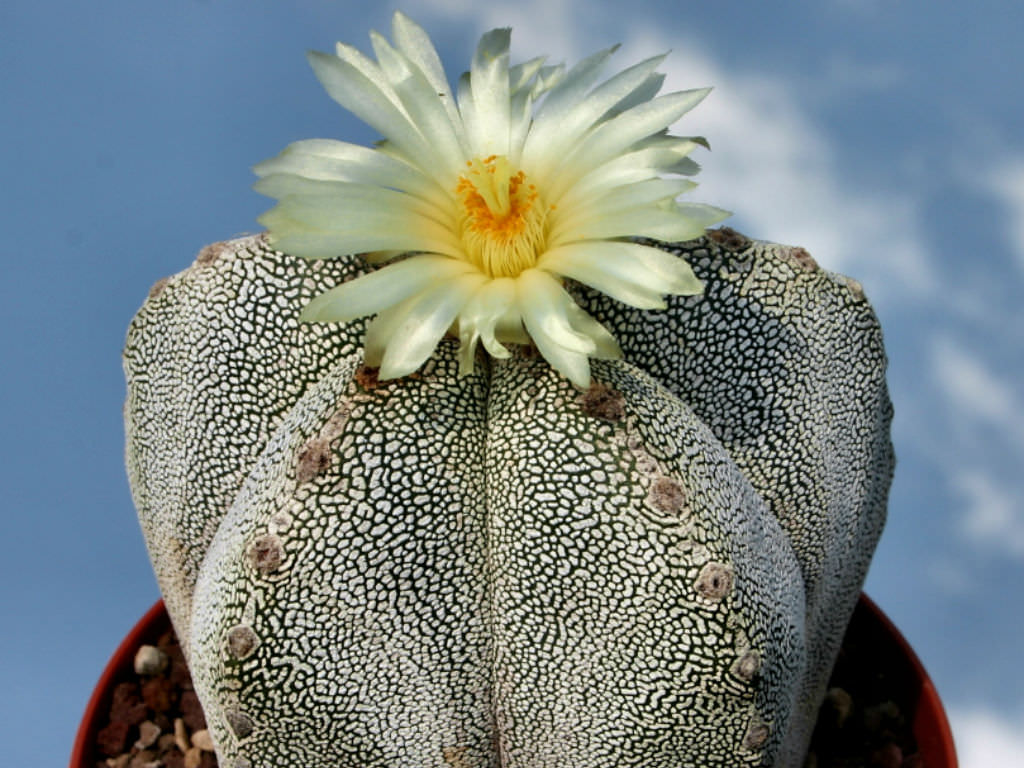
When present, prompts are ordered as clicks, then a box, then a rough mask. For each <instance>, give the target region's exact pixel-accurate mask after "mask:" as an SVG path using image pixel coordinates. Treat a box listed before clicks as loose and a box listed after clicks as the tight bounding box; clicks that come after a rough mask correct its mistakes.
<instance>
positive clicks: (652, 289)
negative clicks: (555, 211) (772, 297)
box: [538, 241, 704, 309]
mask: <svg viewBox="0 0 1024 768" xmlns="http://www.w3.org/2000/svg"><path fill="white" fill-rule="evenodd" d="M538 269H543V270H546V271H548V272H552V273H554V274H558V275H564V276H565V277H570V278H572V279H573V280H576V281H578V282H580V283H583V284H584V285H589V286H590V287H591V288H596V289H597V290H599V291H601V292H602V293H606V294H608V295H609V296H611V297H612V298H613V299H617V300H618V301H621V302H623V303H624V304H629V305H630V306H633V307H638V308H639V309H664V308H665V306H666V305H665V301H664V298H663V297H664V296H665V294H670V293H671V294H677V295H692V294H697V293H700V292H701V291H702V290H703V289H704V285H703V283H701V281H700V280H698V279H697V276H696V275H694V273H693V269H692V268H691V267H690V265H689V264H687V263H686V261H684V260H683V259H681V258H679V257H678V256H674V255H672V254H670V253H668V252H666V251H662V250H660V249H658V248H651V247H650V246H646V245H639V244H637V243H624V242H612V241H598V242H587V243H574V244H572V245H566V246H562V247H560V248H556V249H554V250H552V251H549V252H548V253H546V254H544V256H543V257H542V258H541V260H540V263H539V264H538Z"/></svg>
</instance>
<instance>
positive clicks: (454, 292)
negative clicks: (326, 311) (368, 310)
mask: <svg viewBox="0 0 1024 768" xmlns="http://www.w3.org/2000/svg"><path fill="white" fill-rule="evenodd" d="M486 280H487V278H485V277H484V276H483V275H481V274H480V273H478V272H471V273H466V274H463V275H460V276H459V277H457V278H455V279H454V280H451V281H449V282H446V283H443V284H441V285H436V286H434V287H432V288H430V289H428V290H426V291H424V292H422V293H419V294H416V295H414V296H412V297H411V298H410V299H407V300H406V301H405V302H403V303H402V304H400V305H399V306H398V307H396V308H395V309H394V310H393V316H392V317H389V318H388V319H387V320H386V321H385V322H383V323H381V324H379V325H377V324H375V327H376V331H375V332H374V336H375V338H374V339H373V342H372V348H373V349H375V350H376V349H379V348H381V347H382V348H383V353H382V354H381V357H380V377H381V378H382V379H395V378H398V377H400V376H406V375H408V374H410V373H412V372H413V371H415V370H416V369H417V368H419V367H420V366H421V365H423V362H424V361H425V360H426V359H427V358H428V357H430V353H431V352H433V351H434V348H435V347H436V346H437V343H438V342H439V341H440V340H441V337H442V336H444V334H445V333H446V332H447V331H448V328H449V327H450V326H451V324H452V323H453V322H454V320H455V318H456V316H457V315H458V314H459V312H460V311H461V310H462V308H463V306H465V304H466V302H467V301H468V300H469V298H470V296H472V295H473V292H474V291H475V290H477V289H478V288H479V287H480V285H481V284H483V283H484V282H485V281H486ZM373 330H374V326H371V328H369V329H367V339H366V347H367V356H368V357H369V355H370V349H371V331H373ZM385 333H386V336H385Z"/></svg>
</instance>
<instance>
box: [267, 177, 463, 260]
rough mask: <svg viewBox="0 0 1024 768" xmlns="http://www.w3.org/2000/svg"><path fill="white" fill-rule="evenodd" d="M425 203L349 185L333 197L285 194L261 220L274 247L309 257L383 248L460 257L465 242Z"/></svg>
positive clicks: (383, 191)
mask: <svg viewBox="0 0 1024 768" xmlns="http://www.w3.org/2000/svg"><path fill="white" fill-rule="evenodd" d="M267 178H268V179H269V178H271V177H267ZM292 178H293V180H294V177H292ZM421 205H422V201H417V200H416V198H413V197H412V196H411V195H406V194H404V193H402V192H395V191H394V190H387V189H380V188H375V187H364V186H361V185H347V188H342V189H339V190H338V191H336V192H334V193H332V194H329V195H290V196H286V197H283V198H282V199H281V200H280V202H279V203H278V204H277V206H275V207H274V208H272V209H271V210H269V211H267V212H266V213H265V214H263V215H262V216H261V217H260V218H259V221H260V223H261V224H263V225H264V226H265V227H267V229H269V230H270V232H271V241H272V242H273V244H274V245H275V247H278V248H280V249H281V250H284V251H285V252H287V253H291V254H293V255H295V256H301V257H304V258H329V257H331V256H338V255H342V254H350V253H361V252H363V251H380V250H399V251H429V252H432V253H440V254H445V255H448V256H453V257H455V258H461V257H462V254H463V246H462V243H461V242H460V241H459V240H458V239H457V238H456V236H455V234H454V232H452V230H451V229H450V228H448V227H445V226H444V225H442V224H440V223H438V222H437V221H436V220H434V219H432V218H430V217H429V216H427V215H426V214H425V213H424V212H423V211H422V210H419V209H418V206H421ZM318 239H319V241H320V242H319V243H318Z"/></svg>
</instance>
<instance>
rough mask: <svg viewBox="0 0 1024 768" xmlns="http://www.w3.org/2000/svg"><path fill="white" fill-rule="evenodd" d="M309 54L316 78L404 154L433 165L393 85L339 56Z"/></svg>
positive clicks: (426, 148) (333, 96)
mask: <svg viewBox="0 0 1024 768" xmlns="http://www.w3.org/2000/svg"><path fill="white" fill-rule="evenodd" d="M308 58H309V63H310V65H311V66H312V67H313V71H314V72H315V73H316V76H317V78H318V79H319V80H320V82H321V84H322V85H323V86H324V89H325V90H326V91H327V94H328V95H329V96H330V97H331V98H332V99H334V100H335V101H336V102H338V103H339V104H341V106H343V107H345V109H347V110H348V111H349V112H351V113H352V114H354V115H355V116H356V117H358V118H359V119H360V120H362V121H363V122H365V123H366V124H368V125H370V126H372V127H373V128H375V129H376V130H377V131H378V132H380V133H381V135H383V136H386V137H388V139H389V140H390V141H392V142H393V143H394V144H395V145H396V146H397V147H398V148H399V149H400V151H401V152H402V154H403V156H405V157H407V158H416V160H417V162H416V164H417V165H419V166H421V167H423V166H424V165H425V166H426V167H428V168H429V167H430V163H431V159H432V158H434V157H435V153H434V151H433V149H432V148H431V147H430V145H429V144H428V143H427V142H426V141H424V139H423V137H422V136H421V135H420V133H419V131H418V130H417V129H416V126H415V125H413V124H412V122H411V121H410V119H409V116H408V115H407V114H405V112H404V111H403V110H402V109H401V107H400V106H399V105H398V97H397V95H395V93H394V90H393V89H391V88H390V87H389V88H388V90H383V88H382V86H381V85H380V84H378V83H375V82H374V81H373V80H371V79H370V78H369V77H367V76H366V75H365V74H364V73H363V72H362V71H360V70H359V69H357V68H356V67H355V66H353V65H352V64H351V63H349V62H347V61H343V60H342V59H339V58H338V57H337V56H329V55H328V54H326V53H320V52H319V51H311V52H310V53H309V54H308ZM381 76H382V77H383V75H381Z"/></svg>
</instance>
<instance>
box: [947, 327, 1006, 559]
mask: <svg viewBox="0 0 1024 768" xmlns="http://www.w3.org/2000/svg"><path fill="white" fill-rule="evenodd" d="M930 368H931V372H930V375H929V376H928V377H927V378H928V380H930V381H934V382H935V384H936V386H937V387H938V390H939V394H940V397H942V398H943V399H944V401H945V407H944V408H942V409H941V410H940V411H938V413H939V414H941V417H940V423H939V425H938V428H939V429H941V430H942V432H943V435H944V437H943V440H942V441H941V442H940V443H939V444H938V445H936V446H935V449H936V450H937V451H938V454H939V455H938V460H939V462H940V464H941V465H942V466H943V467H944V469H945V472H946V473H947V477H948V483H949V487H950V489H951V491H952V492H953V493H954V494H956V495H957V496H959V497H960V499H961V504H960V505H958V506H959V509H960V510H961V512H960V515H959V526H960V529H961V531H962V532H963V533H964V534H965V535H966V536H967V537H968V539H969V540H971V541H973V542H975V543H976V544H979V545H984V546H988V547H991V548H993V549H994V550H995V551H998V552H1003V553H1006V554H1008V555H1011V556H1014V557H1018V558H1024V510H1022V508H1021V504H1020V497H1021V491H1022V488H1021V482H1020V476H1019V474H1018V473H1019V469H1020V466H1019V465H1020V462H1019V461H1015V460H1014V458H1013V457H1014V456H1020V457H1024V398H1022V396H1021V395H1020V393H1019V392H1017V391H1016V389H1015V387H1014V386H1013V384H1012V383H1010V381H1009V380H1008V379H1007V377H1005V376H1003V375H1000V374H999V373H997V372H995V371H993V370H992V369H991V368H990V367H989V366H988V365H986V363H985V362H984V361H983V360H982V359H981V358H980V357H979V356H978V355H977V354H976V353H974V352H973V351H971V350H969V349H968V348H967V347H965V346H963V345H962V344H959V343H957V342H955V341H953V340H952V339H950V338H948V337H944V336H939V337H937V338H936V339H935V340H934V341H933V342H932V345H931V349H930Z"/></svg>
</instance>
